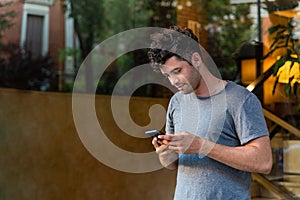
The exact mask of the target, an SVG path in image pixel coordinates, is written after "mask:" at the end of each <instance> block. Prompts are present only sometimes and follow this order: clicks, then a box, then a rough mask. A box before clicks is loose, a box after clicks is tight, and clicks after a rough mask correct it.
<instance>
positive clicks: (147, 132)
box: [145, 130, 164, 137]
mask: <svg viewBox="0 0 300 200" xmlns="http://www.w3.org/2000/svg"><path fill="white" fill-rule="evenodd" d="M145 134H146V135H148V136H150V137H157V136H158V135H164V133H163V132H161V131H159V130H151V131H146V132H145Z"/></svg>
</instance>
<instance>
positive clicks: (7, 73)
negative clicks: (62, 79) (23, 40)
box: [0, 44, 57, 91]
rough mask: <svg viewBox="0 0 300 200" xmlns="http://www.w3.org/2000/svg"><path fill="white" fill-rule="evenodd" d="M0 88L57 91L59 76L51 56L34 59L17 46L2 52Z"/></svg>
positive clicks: (11, 46) (11, 45) (12, 45)
mask: <svg viewBox="0 0 300 200" xmlns="http://www.w3.org/2000/svg"><path fill="white" fill-rule="evenodd" d="M0 55H1V57H0V86H2V87H9V88H18V89H28V90H40V91H46V90H56V89H57V88H56V84H55V82H57V81H56V79H57V75H56V73H55V72H54V70H53V65H54V63H53V62H52V59H51V58H50V56H48V55H47V56H41V57H38V58H33V57H32V56H31V53H30V52H29V51H26V50H25V49H21V48H19V45H17V44H7V45H5V46H3V48H2V49H1V50H0Z"/></svg>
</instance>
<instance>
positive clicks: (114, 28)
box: [61, 0, 176, 94]
mask: <svg viewBox="0 0 300 200" xmlns="http://www.w3.org/2000/svg"><path fill="white" fill-rule="evenodd" d="M61 1H63V2H64V5H65V9H66V11H68V12H69V13H70V14H69V16H70V17H72V18H73V19H74V23H75V31H76V34H77V35H78V40H79V44H80V45H79V48H80V52H81V58H82V59H85V58H86V57H87V55H88V53H89V52H91V51H92V49H93V48H94V47H95V45H97V44H99V43H100V42H101V41H103V40H105V39H107V38H108V37H111V36H113V35H115V34H118V33H120V32H122V31H126V30H129V29H133V28H137V27H147V26H162V27H166V26H169V25H174V24H175V23H176V9H175V7H174V2H175V0H149V1H144V0H122V1H120V0H101V1H94V0H86V1H82V0H61ZM83 7H84V8H85V9H82V8H83ZM68 52H70V51H69V50H67V49H66V50H64V51H61V56H62V57H66V55H67V54H68ZM72 52H73V51H72ZM137 58H139V59H138V60H137ZM136 61H138V62H136ZM133 62H134V63H133ZM146 62H147V56H146V54H145V53H144V52H143V51H135V52H133V53H130V54H127V55H123V56H122V57H120V58H118V59H117V60H116V61H115V62H114V63H112V64H111V65H112V66H109V68H111V70H109V71H108V72H105V73H104V75H103V77H102V78H101V80H100V82H99V84H98V88H97V92H98V93H105V94H108V93H111V92H112V89H113V86H114V84H115V83H116V82H117V81H118V78H119V77H121V76H122V75H123V74H124V73H125V72H126V71H128V70H130V68H132V67H134V65H138V64H142V63H146ZM125 63H126V64H125ZM74 71H77V69H75V70H74ZM89 73H90V74H91V75H90V76H89V77H92V74H93V71H92V69H90V70H89ZM92 82H93V81H92V80H91V83H90V84H92ZM87 84H88V83H87ZM126 84H127V83H124V87H125V86H126ZM105 87H106V88H105ZM66 88H69V87H66ZM89 90H90V89H89ZM91 90H92V89H91ZM91 90H90V91H91Z"/></svg>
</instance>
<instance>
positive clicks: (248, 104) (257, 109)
mask: <svg viewBox="0 0 300 200" xmlns="http://www.w3.org/2000/svg"><path fill="white" fill-rule="evenodd" d="M236 114H237V116H236V117H235V128H236V132H237V134H238V137H239V139H240V142H241V144H242V145H243V144H246V143H248V142H249V141H251V140H254V139H256V138H259V137H262V136H266V135H269V132H268V128H267V125H266V121H265V118H264V115H263V112H262V106H261V103H260V101H259V100H258V98H257V97H256V96H255V95H254V94H253V93H250V94H249V95H248V96H247V98H246V99H245V101H244V103H242V104H241V107H240V108H239V109H238V111H237V113H236Z"/></svg>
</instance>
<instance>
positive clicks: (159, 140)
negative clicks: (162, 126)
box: [145, 130, 165, 145]
mask: <svg viewBox="0 0 300 200" xmlns="http://www.w3.org/2000/svg"><path fill="white" fill-rule="evenodd" d="M145 134H146V135H148V136H150V137H157V136H159V135H164V134H165V133H163V132H161V131H159V130H151V131H146V132H145ZM157 143H158V144H159V145H161V144H162V140H161V139H159V138H157Z"/></svg>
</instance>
